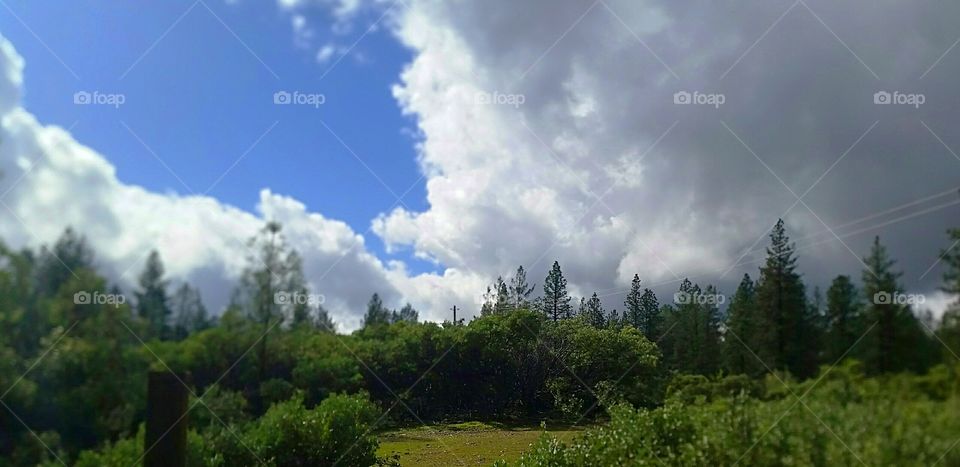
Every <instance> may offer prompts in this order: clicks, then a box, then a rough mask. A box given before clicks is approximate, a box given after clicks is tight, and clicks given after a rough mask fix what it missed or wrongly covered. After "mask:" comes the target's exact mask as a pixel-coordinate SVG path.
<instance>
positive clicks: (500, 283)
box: [493, 276, 513, 315]
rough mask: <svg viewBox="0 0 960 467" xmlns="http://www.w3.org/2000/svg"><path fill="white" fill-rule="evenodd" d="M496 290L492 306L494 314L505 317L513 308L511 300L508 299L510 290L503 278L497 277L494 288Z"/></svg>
mask: <svg viewBox="0 0 960 467" xmlns="http://www.w3.org/2000/svg"><path fill="white" fill-rule="evenodd" d="M494 289H495V290H496V297H497V298H496V302H494V305H493V312H494V314H498V315H505V314H507V313H509V312H510V310H511V309H512V308H513V300H511V299H510V290H509V288H508V287H507V283H506V282H504V280H503V277H502V276H500V277H497V283H496V284H495V286H494Z"/></svg>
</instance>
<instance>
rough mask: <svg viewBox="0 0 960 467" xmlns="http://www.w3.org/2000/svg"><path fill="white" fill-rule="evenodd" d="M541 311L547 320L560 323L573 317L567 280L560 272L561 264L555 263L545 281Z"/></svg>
mask: <svg viewBox="0 0 960 467" xmlns="http://www.w3.org/2000/svg"><path fill="white" fill-rule="evenodd" d="M541 311H542V312H543V313H544V314H545V315H546V316H547V318H550V319H552V320H553V321H558V320H560V319H563V318H569V317H570V316H572V315H573V308H572V307H571V306H570V295H569V294H567V279H566V278H564V277H563V272H561V271H560V263H559V262H557V261H554V262H553V267H552V268H551V269H550V272H549V273H547V278H546V279H545V280H544V281H543V301H542V303H541Z"/></svg>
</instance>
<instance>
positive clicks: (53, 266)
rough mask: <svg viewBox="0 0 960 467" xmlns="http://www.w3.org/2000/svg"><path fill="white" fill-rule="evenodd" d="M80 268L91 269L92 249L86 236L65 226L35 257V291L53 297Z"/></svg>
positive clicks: (78, 272)
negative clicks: (61, 232) (50, 244)
mask: <svg viewBox="0 0 960 467" xmlns="http://www.w3.org/2000/svg"><path fill="white" fill-rule="evenodd" d="M82 269H93V250H92V249H90V246H89V245H88V244H87V240H86V238H84V237H83V236H81V235H78V234H77V233H76V232H75V231H74V230H73V229H72V228H70V227H67V228H66V230H64V231H63V234H62V235H61V236H60V238H58V239H57V241H56V243H54V244H53V247H52V248H47V247H46V246H43V247H42V248H41V249H40V255H39V257H38V258H37V268H36V271H37V291H38V292H39V293H40V294H41V295H42V296H46V297H53V296H54V295H55V294H56V293H57V291H58V290H60V287H61V286H62V285H63V284H66V283H67V282H68V281H70V280H71V279H73V278H74V275H75V274H80V270H82Z"/></svg>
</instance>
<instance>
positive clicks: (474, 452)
mask: <svg viewBox="0 0 960 467" xmlns="http://www.w3.org/2000/svg"><path fill="white" fill-rule="evenodd" d="M583 429H584V428H583V427H571V426H560V425H557V426H550V425H548V426H547V431H549V432H550V433H551V434H552V435H553V436H556V437H557V438H559V439H561V440H563V441H569V440H571V439H572V438H573V437H574V436H576V435H577V434H578V433H579V432H581V431H583ZM542 432H543V430H542V429H541V428H540V426H537V425H521V426H514V425H509V426H508V425H503V424H499V423H493V424H488V423H483V422H466V423H457V424H450V425H430V426H423V427H418V428H406V429H399V430H392V431H387V432H384V433H381V434H380V449H379V450H378V451H377V454H378V455H380V456H388V457H389V456H393V455H395V454H396V455H398V456H399V458H400V464H401V465H403V466H408V465H409V466H414V465H417V466H420V465H423V466H453V465H490V464H491V463H493V462H494V461H496V460H497V459H505V460H508V461H511V462H512V461H514V460H516V459H517V458H518V457H520V453H521V452H523V451H525V450H527V449H528V448H529V447H530V444H531V443H533V442H534V441H536V440H537V438H538V437H540V434H541V433H542Z"/></svg>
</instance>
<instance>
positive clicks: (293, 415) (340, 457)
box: [218, 395, 379, 466]
mask: <svg viewBox="0 0 960 467" xmlns="http://www.w3.org/2000/svg"><path fill="white" fill-rule="evenodd" d="M378 414H379V411H378V410H377V408H376V407H375V406H374V405H373V404H372V403H371V402H370V401H369V400H368V399H367V398H366V397H365V396H345V395H333V396H330V397H328V398H326V399H324V400H323V402H321V403H320V405H318V406H317V407H315V408H312V409H309V408H306V407H305V406H304V404H303V398H302V396H300V395H298V396H296V397H294V398H293V399H290V400H288V401H286V402H280V403H277V404H274V405H273V406H272V407H270V409H269V410H267V413H266V414H264V415H263V417H261V418H260V419H258V420H257V421H256V422H254V423H253V424H251V425H250V426H249V427H248V428H247V429H246V430H245V431H244V433H243V434H242V435H240V439H236V438H235V437H222V438H221V439H224V440H227V441H228V442H230V441H233V442H235V443H237V444H239V446H237V445H233V446H224V448H225V449H222V450H218V452H223V453H224V461H225V463H226V465H256V464H260V463H266V464H268V465H275V466H315V465H332V464H334V463H339V464H341V465H373V464H376V463H377V457H376V450H377V447H378V445H379V442H378V441H377V438H376V436H374V435H373V434H372V430H371V428H372V427H371V425H372V424H373V423H374V422H375V421H376V420H377V417H378Z"/></svg>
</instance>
